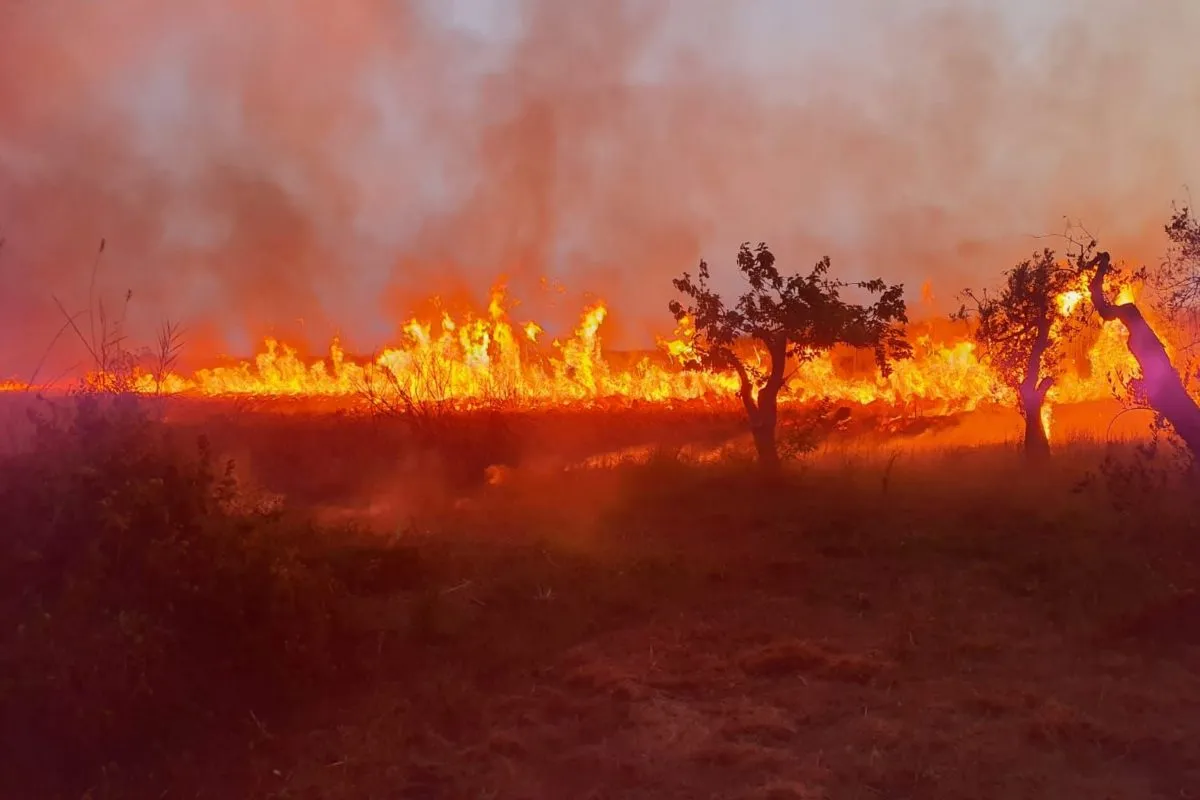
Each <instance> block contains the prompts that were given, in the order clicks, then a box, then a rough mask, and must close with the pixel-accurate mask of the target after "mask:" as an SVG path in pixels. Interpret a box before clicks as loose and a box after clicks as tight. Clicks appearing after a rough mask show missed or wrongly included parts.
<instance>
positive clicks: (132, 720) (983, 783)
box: [0, 406, 1200, 798]
mask: <svg viewBox="0 0 1200 800" xmlns="http://www.w3.org/2000/svg"><path fill="white" fill-rule="evenodd" d="M86 409H87V407H86V406H84V411H83V415H82V416H77V417H73V418H66V419H62V420H55V421H53V424H50V425H48V426H47V427H46V428H44V429H43V430H40V431H39V432H38V436H37V437H36V438H35V439H34V440H33V441H34V443H35V444H36V447H34V448H32V449H31V450H27V451H26V452H25V453H23V454H19V455H13V456H9V457H8V459H7V460H6V461H5V462H4V469H5V470H6V472H5V475H6V480H5V481H4V484H3V485H4V487H5V491H6V493H7V496H6V502H7V508H9V509H10V514H11V518H12V519H14V520H17V521H18V523H19V524H18V525H17V526H15V527H14V528H13V530H15V531H17V533H16V534H15V535H13V536H10V537H9V538H7V539H6V540H5V551H4V565H3V568H4V582H3V585H4V587H5V595H4V606H3V608H4V609H5V616H6V625H5V634H4V640H3V644H2V647H3V650H2V652H3V657H4V661H5V665H4V666H5V669H4V671H3V675H4V681H5V682H4V683H3V684H2V690H3V691H4V695H5V696H4V700H3V702H2V703H0V707H2V708H3V709H4V715H5V717H4V721H3V730H4V734H5V739H6V747H5V748H4V753H5V756H6V758H7V759H8V760H9V761H10V762H11V763H6V764H4V765H3V766H4V772H5V774H6V775H10V776H16V777H15V779H14V782H10V783H9V785H8V786H9V788H10V790H11V791H15V792H16V793H17V796H26V797H27V796H45V797H49V796H53V795H54V791H55V790H60V791H61V792H62V794H63V796H79V795H80V794H81V793H82V792H83V791H84V790H86V789H89V788H90V789H91V796H92V797H95V798H100V797H140V796H146V797H151V796H153V797H158V796H161V792H162V791H164V790H169V792H170V795H182V796H198V795H199V794H201V793H203V794H204V795H206V796H231V797H232V796H236V797H284V796H292V797H325V798H339V797H345V798H361V797H370V796H403V797H468V796H471V797H477V796H494V797H531V798H532V797H609V796H620V797H692V796H698V795H703V796H714V795H715V796H720V797H746V798H775V797H812V798H817V797H829V798H841V797H858V796H920V797H947V798H950V797H955V798H957V797H964V796H991V797H1023V796H1029V795H1031V794H1033V795H1037V796H1092V795H1095V794H1097V793H1101V794H1107V795H1108V796H1123V797H1144V796H1186V795H1185V794H1181V793H1182V792H1187V791H1191V790H1193V789H1194V788H1195V787H1196V786H1200V750H1198V749H1197V748H1196V745H1195V742H1197V741H1200V728H1198V727H1197V725H1198V722H1197V720H1200V716H1198V715H1196V714H1195V713H1194V709H1195V708H1196V706H1197V704H1200V680H1198V679H1197V674H1198V673H1197V669H1198V668H1200V661H1198V660H1197V659H1198V657H1200V656H1198V653H1197V649H1196V647H1197V644H1198V643H1197V641H1196V639H1195V638H1194V637H1193V636H1192V631H1191V629H1192V627H1194V624H1192V625H1189V624H1188V623H1187V622H1186V620H1189V619H1192V617H1191V616H1189V615H1194V607H1195V603H1194V602H1193V601H1192V600H1190V599H1189V598H1191V597H1193V595H1191V594H1189V593H1188V590H1189V589H1194V588H1195V587H1196V585H1197V580H1198V579H1200V545H1198V544H1197V542H1200V537H1198V536H1197V534H1198V533H1200V531H1198V530H1197V529H1196V528H1197V522H1196V520H1197V519H1200V515H1198V514H1197V511H1198V510H1200V509H1197V507H1196V505H1195V501H1194V499H1192V498H1190V497H1189V496H1188V495H1187V494H1184V493H1180V492H1177V491H1173V490H1172V488H1171V486H1170V485H1166V486H1160V485H1159V484H1157V483H1155V482H1146V483H1128V482H1127V483H1120V482H1119V481H1114V480H1111V479H1109V478H1106V477H1105V476H1106V475H1113V474H1116V473H1113V472H1112V471H1111V470H1109V471H1107V472H1106V471H1105V470H1103V469H1101V465H1102V462H1103V458H1104V457H1105V455H1106V449H1111V448H1106V447H1105V446H1103V445H1099V444H1094V443H1087V442H1083V443H1077V444H1074V445H1064V446H1063V447H1061V448H1060V452H1059V457H1058V458H1057V459H1055V461H1054V462H1052V463H1051V464H1049V465H1047V466H1046V467H1045V469H1044V470H1042V471H1039V472H1037V473H1036V474H1035V473H1031V472H1030V471H1029V470H1028V468H1027V467H1025V466H1024V465H1022V464H1021V463H1020V461H1019V460H1018V459H1017V457H1016V452H1015V449H1012V448H1005V447H992V448H966V449H954V450H950V449H944V448H942V449H938V448H926V449H915V448H901V447H899V445H897V444H896V441H895V440H893V441H892V444H891V445H890V446H889V447H888V448H886V449H883V448H878V447H876V448H874V449H868V450H864V449H854V448H850V447H845V446H841V445H837V444H836V443H834V444H830V445H829V446H828V447H827V448H826V449H825V451H824V452H822V453H821V454H818V455H814V456H809V457H807V458H805V459H804V460H803V461H802V462H800V463H799V464H797V465H796V467H795V468H794V469H792V470H790V471H789V472H788V473H787V474H786V475H784V476H783V477H781V478H780V479H778V480H777V481H776V482H774V483H769V484H765V483H764V482H763V480H762V477H761V475H760V474H759V473H758V471H757V470H755V469H754V468H753V467H752V465H751V463H750V462H749V460H748V459H743V458H740V457H739V456H738V455H737V454H736V452H734V453H732V454H727V455H725V456H723V457H721V458H718V459H715V460H710V461H707V462H704V463H698V462H697V461H696V460H694V459H689V458H686V457H683V458H681V457H680V456H679V455H678V453H679V452H680V451H681V447H682V446H683V445H685V444H687V443H689V442H692V443H694V442H696V441H697V440H700V439H703V438H704V437H710V439H711V441H712V442H713V443H714V444H719V443H721V442H722V441H724V440H725V439H726V438H727V437H728V436H730V435H731V431H736V429H737V426H738V424H739V423H738V420H737V419H736V417H730V418H729V419H722V418H720V417H716V418H713V417H711V416H710V417H705V415H703V414H699V413H697V414H695V415H692V416H689V415H681V416H678V417H672V416H670V415H666V414H659V413H656V412H653V411H645V412H642V413H641V414H638V413H633V412H629V413H628V414H627V415H626V416H624V417H622V416H621V415H620V414H612V415H604V414H600V415H592V416H591V417H590V418H589V417H587V416H579V415H575V416H571V415H565V414H564V415H562V416H560V417H558V418H551V417H543V416H540V415H531V416H528V417H522V416H520V415H515V416H513V417H511V418H508V419H506V420H504V422H503V426H504V427H503V430H504V435H503V436H502V437H499V440H503V441H504V442H506V443H505V444H503V445H502V446H499V445H496V443H495V442H496V441H498V439H496V438H492V437H495V435H496V434H495V433H494V431H495V426H497V425H500V423H499V422H498V421H497V420H495V419H494V418H491V417H487V416H480V417H478V418H474V419H471V418H466V419H460V420H457V421H456V423H455V424H456V425H457V426H458V427H459V432H458V433H456V434H454V435H455V436H457V437H460V438H456V439H452V440H451V443H450V444H448V445H447V446H446V448H445V449H444V450H443V451H442V453H441V455H439V456H438V457H437V459H433V458H432V457H431V456H428V455H427V454H426V455H422V456H420V457H417V455H415V454H417V453H425V452H426V450H427V449H428V447H429V446H430V445H429V442H422V443H420V445H419V446H417V445H414V443H413V441H412V440H411V439H406V438H405V437H406V436H410V435H411V431H409V430H408V429H405V428H403V427H402V426H400V425H395V426H394V428H390V427H389V425H388V424H384V425H383V427H382V428H381V427H379V426H380V425H381V422H380V421H379V420H370V419H359V418H351V417H336V416H323V417H320V418H309V417H303V416H300V417H298V416H295V415H286V416H284V415H263V414H254V413H252V412H248V411H245V410H243V411H241V412H238V413H234V414H227V415H225V416H223V417H211V416H209V417H205V418H203V419H201V418H199V417H197V416H194V415H193V416H189V415H187V414H183V413H182V412H180V411H178V410H177V411H175V412H172V413H171V414H168V419H169V420H170V421H169V422H167V423H161V422H158V421H155V420H154V419H145V418H144V417H142V416H139V415H126V412H125V411H121V410H120V409H109V410H107V411H105V413H103V414H100V413H98V412H96V413H93V411H89V410H86ZM123 415H124V416H123ZM201 430H203V431H205V432H206V433H207V434H208V436H209V442H210V451H208V452H206V451H203V450H201V451H197V450H196V449H195V446H194V443H195V441H196V434H197V433H198V432H199V431H201ZM447 435H449V434H447ZM469 443H474V444H473V446H474V447H476V448H477V449H478V451H479V453H480V455H478V456H473V457H472V458H474V460H475V461H477V462H478V463H483V462H484V461H486V460H488V458H485V455H486V456H488V457H490V456H492V455H494V454H495V453H496V452H499V451H500V450H501V449H503V448H510V451H509V452H510V453H511V452H515V453H516V454H517V455H516V456H514V457H512V458H510V459H509V463H510V468H509V469H508V470H507V471H506V472H505V473H504V475H505V477H504V479H503V480H499V481H495V482H492V483H490V484H489V483H488V482H487V481H486V480H480V479H472V480H470V481H466V480H464V481H458V482H456V481H454V480H451V479H450V478H449V477H448V476H451V475H453V474H454V472H453V469H451V470H450V471H448V472H442V473H440V474H439V473H438V472H437V471H436V470H431V469H430V464H433V463H436V462H437V461H438V460H440V459H443V458H445V457H446V456H448V455H449V454H451V453H454V452H459V451H461V452H467V448H466V445H467V444H469ZM634 446H637V447H641V448H648V449H644V450H643V452H646V453H648V457H642V458H640V461H639V462H638V463H634V462H626V463H619V464H617V465H616V466H609V467H606V468H594V469H588V468H573V469H564V468H563V467H564V466H577V467H578V466H579V464H580V462H581V461H582V460H584V458H583V457H584V456H586V455H588V454H594V453H596V452H597V451H602V450H621V449H627V448H629V447H634ZM1113 447H1114V448H1115V453H1113V454H1110V455H1114V457H1115V458H1117V459H1118V461H1121V462H1122V463H1131V462H1128V458H1127V456H1128V453H1127V450H1126V449H1123V446H1113ZM683 452H685V453H686V452H698V451H689V450H687V449H686V448H684V449H683ZM225 455H235V456H237V457H238V464H239V473H238V474H239V475H240V476H241V477H242V478H243V481H242V482H241V483H240V484H238V485H237V486H234V485H233V484H230V483H228V482H225V481H224V480H223V478H222V476H223V475H224V471H223V457H224V456H225ZM410 456H411V457H410ZM1089 472H1091V473H1092V474H1093V476H1094V477H1092V478H1091V479H1090V480H1082V479H1083V478H1084V477H1085V476H1086V475H1087V474H1088V473H1089ZM463 474H465V472H464V473H463ZM397 485H399V488H397ZM255 486H257V487H258V489H257V490H256V489H254V488H253V487H255ZM235 489H236V491H234V490H235ZM388 492H392V494H391V495H388ZM276 494H279V495H282V496H283V499H282V505H268V506H266V507H263V506H261V505H255V503H252V502H248V501H249V500H252V499H255V498H257V499H258V500H262V499H264V498H267V497H272V496H275V495H276ZM385 495H386V496H391V497H392V498H396V497H401V498H403V502H402V503H399V501H396V502H398V503H399V505H398V506H397V507H396V508H394V509H393V513H392V514H391V515H390V516H387V515H384V516H376V517H372V518H371V521H372V522H373V523H376V524H377V527H376V528H375V529H374V530H368V529H365V528H362V527H359V528H348V527H346V525H345V524H343V523H339V524H337V525H334V524H332V523H329V522H326V523H324V524H321V523H317V524H315V525H314V523H313V522H312V520H313V519H316V518H317V516H318V514H319V513H325V512H327V511H328V506H329V504H330V503H331V502H332V501H334V500H335V499H340V501H341V503H342V504H343V505H347V506H357V507H359V508H363V507H366V506H368V505H369V504H370V503H371V502H373V501H374V502H378V498H379V497H380V496H385ZM1116 501H1119V502H1116ZM1114 505H1117V506H1119V507H1120V508H1121V509H1122V510H1121V511H1120V512H1119V513H1118V512H1116V511H1114ZM401 506H402V508H401ZM322 509H325V512H322V511H321V510H322ZM326 517H328V514H327V513H326ZM197 620H201V621H203V622H204V624H202V625H201V624H198V623H197ZM1180 620H1185V622H1183V623H1181V622H1180ZM18 766H20V769H18ZM50 778H54V779H56V781H57V782H55V781H51V780H50Z"/></svg>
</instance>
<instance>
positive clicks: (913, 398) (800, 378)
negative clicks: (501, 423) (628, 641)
mask: <svg viewBox="0 0 1200 800" xmlns="http://www.w3.org/2000/svg"><path fill="white" fill-rule="evenodd" d="M1085 289H1086V287H1085V286H1083V285H1082V284H1081V286H1080V288H1079V289H1073V290H1071V291H1068V292H1064V293H1063V294H1062V295H1060V296H1059V297H1057V298H1056V308H1057V309H1058V311H1059V312H1060V314H1061V315H1062V317H1064V318H1065V317H1066V316H1069V315H1070V314H1072V313H1073V312H1074V311H1075V310H1076V309H1077V308H1078V307H1079V304H1080V303H1081V302H1083V301H1084V300H1085V299H1086V297H1087V295H1086V293H1085ZM923 294H924V295H925V296H926V297H932V290H931V289H928V288H927V289H926V290H925V291H923ZM1117 297H1118V302H1131V301H1133V300H1134V299H1135V289H1134V287H1132V286H1122V287H1118V291H1117ZM608 313H609V310H608V307H607V306H606V305H605V304H604V303H603V302H597V303H595V304H593V305H591V306H589V307H587V308H585V309H584V311H583V313H582V314H581V316H580V319H579V322H578V324H577V325H576V326H575V329H574V330H573V331H572V332H571V334H570V335H568V336H566V337H563V338H556V339H553V340H552V341H551V342H550V343H549V345H545V344H543V343H542V341H541V340H542V334H543V333H544V332H545V331H544V329H543V328H542V327H541V326H540V325H538V324H537V323H536V322H527V323H514V322H512V321H510V319H509V313H508V310H507V307H506V296H505V292H504V288H503V287H502V286H499V287H497V288H496V289H494V290H493V293H492V295H491V298H490V301H489V303H488V306H487V310H486V312H485V313H484V314H482V315H478V316H473V315H469V314H468V315H464V316H462V317H460V318H457V319H456V318H454V317H452V316H451V315H450V314H448V313H444V314H442V315H441V317H440V319H436V320H421V319H417V318H413V319H410V320H408V321H407V322H406V323H404V324H403V325H402V326H401V337H400V341H399V342H397V343H395V344H394V345H393V346H391V347H389V348H388V349H385V350H383V351H382V352H380V353H379V354H378V355H377V356H375V357H374V358H367V359H362V358H358V359H356V358H352V357H350V356H348V355H347V354H346V353H345V351H344V350H343V349H342V347H341V344H340V342H338V341H337V340H336V339H335V340H334V341H333V342H331V344H330V346H329V352H328V355H327V356H326V357H325V358H317V359H312V358H306V357H304V356H302V355H301V354H300V353H299V352H298V351H297V350H296V349H295V348H293V347H291V346H289V345H287V344H286V343H284V342H281V341H278V340H275V339H267V340H266V341H265V342H264V345H263V349H262V351H261V352H260V353H259V354H258V355H256V356H255V357H254V358H253V360H251V361H245V362H241V363H238V364H235V365H233V366H216V367H210V368H206V369H200V370H197V371H195V372H194V373H191V374H187V375H184V374H175V373H171V374H167V375H161V376H156V375H152V374H149V373H140V374H136V375H134V376H133V381H134V385H135V387H136V389H137V391H141V392H147V393H171V394H180V393H183V394H193V395H207V396H229V395H256V396H281V397H282V396H291V397H304V396H318V397H344V398H352V397H363V396H369V397H393V398H404V399H405V400H406V401H410V402H452V403H455V404H458V405H461V406H464V407H471V406H477V405H480V404H484V403H491V402H505V403H508V404H513V405H518V406H538V405H552V404H563V403H577V402H587V401H594V400H599V399H605V398H617V399H621V400H625V401H643V402H672V401H687V400H698V399H709V400H722V399H731V398H732V397H733V396H734V394H735V393H736V391H737V388H738V379H737V376H736V375H733V374H728V373H716V372H705V371H689V370H683V369H681V366H682V365H684V364H687V363H688V362H690V361H691V360H692V359H693V358H694V357H695V355H696V351H695V349H694V344H693V341H694V335H695V323H694V321H693V320H692V319H690V318H687V317H684V318H683V319H681V320H680V321H679V322H678V324H677V326H676V329H675V331H674V333H673V335H672V337H671V338H665V337H660V338H659V339H658V340H657V344H658V353H657V354H643V355H640V356H634V357H630V358H623V359H616V358H614V357H613V355H614V354H606V353H605V351H604V349H603V346H602V338H601V331H602V328H603V325H604V322H605V320H606V319H607V317H608ZM1060 322H1061V319H1060ZM926 328H928V330H926ZM1059 328H1060V325H1059V324H1056V325H1055V328H1054V335H1055V336H1058V335H1060V334H1061V331H1060V330H1059ZM913 330H914V333H913V334H912V337H911V341H912V344H913V351H914V352H913V358H912V359H909V360H905V361H900V362H898V363H897V364H895V366H894V369H893V370H892V372H891V373H890V374H889V375H888V376H887V377H883V376H881V375H879V373H878V371H877V370H876V369H875V368H874V363H873V359H872V358H870V357H869V356H870V354H868V353H861V352H859V353H856V352H854V351H852V350H845V349H835V350H834V351H832V352H827V353H820V354H815V355H814V357H813V358H811V359H810V360H807V361H804V362H803V363H799V364H796V365H794V369H793V370H792V371H791V372H790V375H789V378H788V381H787V391H786V393H785V396H784V397H782V398H781V399H783V400H784V401H792V402H805V401H812V400H818V399H828V400H832V401H835V402H839V403H847V404H863V405H865V404H871V403H886V404H888V405H891V406H896V407H899V408H901V409H908V410H910V411H914V412H921V413H953V412H958V411H969V410H972V409H974V408H976V407H978V406H979V405H980V404H983V403H989V402H995V403H1001V404H1006V405H1012V406H1015V404H1016V402H1015V401H1016V398H1015V393H1014V392H1013V390H1012V389H1011V388H1009V387H1007V386H1005V385H1003V384H1002V383H1001V382H1000V381H999V380H998V378H997V377H996V374H995V372H994V371H993V370H992V369H991V368H990V367H989V365H988V363H987V360H986V358H985V357H983V356H982V355H981V353H980V352H979V350H978V348H977V346H976V344H975V342H974V341H973V340H972V339H971V338H970V336H969V331H967V330H964V329H962V328H961V327H960V328H957V329H956V330H955V331H954V332H953V333H950V334H945V333H943V334H942V335H935V333H934V332H933V328H932V327H929V326H913ZM1087 336H1090V337H1091V338H1090V340H1087V341H1083V340H1081V342H1082V344H1081V345H1080V346H1081V347H1082V348H1083V350H1082V351H1080V352H1081V354H1082V355H1078V354H1077V355H1076V357H1075V358H1074V359H1068V362H1069V363H1068V364H1067V369H1066V371H1065V374H1063V375H1062V376H1061V377H1060V378H1059V380H1058V381H1057V382H1056V384H1055V386H1054V388H1053V389H1052V390H1051V392H1050V394H1049V397H1048V399H1047V403H1046V404H1045V406H1044V408H1043V412H1042V415H1043V416H1042V420H1041V422H1042V425H1043V426H1044V427H1045V429H1046V430H1047V432H1049V430H1050V428H1051V426H1052V415H1053V412H1052V406H1053V405H1054V404H1058V403H1074V402H1081V401H1086V400H1094V399H1103V398H1108V397H1110V396H1111V391H1112V390H1111V385H1110V376H1111V375H1118V376H1122V377H1124V378H1128V377H1132V376H1135V375H1137V373H1138V369H1137V363H1136V361H1134V359H1133V357H1132V355H1131V354H1130V353H1129V351H1128V349H1127V348H1126V347H1125V339H1126V332H1125V330H1124V328H1123V327H1122V326H1121V325H1120V323H1117V322H1113V323H1106V324H1102V325H1093V326H1092V328H1091V329H1089V330H1088V332H1087ZM748 355H749V358H750V359H751V363H755V362H757V363H756V365H757V366H760V367H761V366H764V365H765V356H764V355H763V354H762V353H759V352H757V351H753V350H752V351H749V353H748ZM88 380H89V381H90V382H91V384H92V385H95V386H106V385H110V384H112V383H113V380H114V379H113V378H111V376H100V375H91V376H89V378H88ZM23 388H24V385H23V384H20V383H17V382H8V383H0V390H5V391H16V390H20V389H23Z"/></svg>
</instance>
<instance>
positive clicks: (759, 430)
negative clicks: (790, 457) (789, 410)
mask: <svg viewBox="0 0 1200 800" xmlns="http://www.w3.org/2000/svg"><path fill="white" fill-rule="evenodd" d="M764 344H766V346H767V352H768V353H770V355H771V372H770V374H768V375H767V379H766V381H764V382H763V385H762V386H760V387H759V389H758V397H757V398H756V397H755V396H754V392H753V386H752V385H751V383H750V376H749V374H748V373H747V372H746V369H745V367H743V366H742V365H741V364H740V363H738V364H736V367H737V371H738V377H739V378H740V379H741V392H740V393H739V394H740V396H741V398H742V405H743V406H745V408H746V415H747V416H748V417H749V419H750V435H751V436H752V437H753V439H754V451H755V453H757V455H758V463H759V465H760V466H761V467H762V468H763V471H764V472H766V473H767V474H768V475H775V474H777V473H778V472H779V469H780V466H781V464H780V461H779V447H778V444H777V443H776V441H775V428H776V425H777V424H778V421H779V390H780V389H782V388H783V375H784V369H785V368H786V366H787V339H785V338H782V337H780V338H777V339H772V340H771V341H766V342H764Z"/></svg>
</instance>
